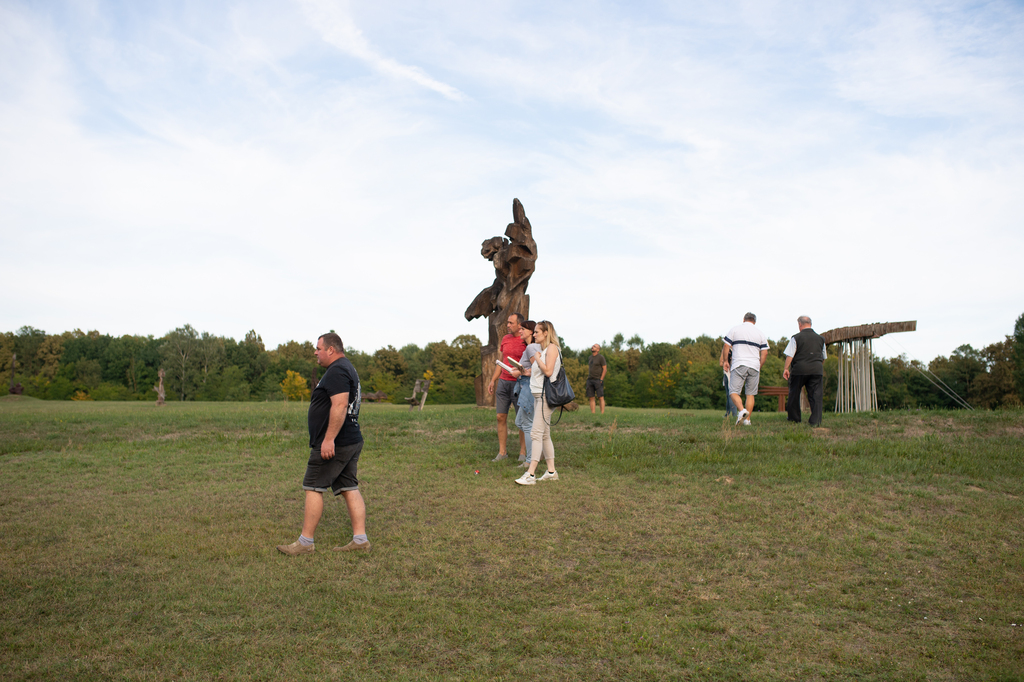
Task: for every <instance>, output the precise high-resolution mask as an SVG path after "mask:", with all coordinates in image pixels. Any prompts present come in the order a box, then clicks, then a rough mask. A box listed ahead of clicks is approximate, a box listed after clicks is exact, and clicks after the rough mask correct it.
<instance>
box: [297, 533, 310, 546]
mask: <svg viewBox="0 0 1024 682" xmlns="http://www.w3.org/2000/svg"><path fill="white" fill-rule="evenodd" d="M299 544H300V545H302V546H303V547H308V546H309V545H312V544H313V538H307V537H306V536H305V535H299Z"/></svg>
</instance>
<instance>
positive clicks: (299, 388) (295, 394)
mask: <svg viewBox="0 0 1024 682" xmlns="http://www.w3.org/2000/svg"><path fill="white" fill-rule="evenodd" d="M281 391H282V392H283V393H284V396H285V398H286V399H287V400H300V401H305V400H309V395H310V391H309V384H308V383H307V382H306V380H305V379H303V378H302V375H301V374H299V373H298V372H293V371H292V370H290V369H289V370H288V371H287V376H285V378H284V379H283V380H282V381H281Z"/></svg>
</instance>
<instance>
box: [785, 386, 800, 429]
mask: <svg viewBox="0 0 1024 682" xmlns="http://www.w3.org/2000/svg"><path fill="white" fill-rule="evenodd" d="M803 385H804V375H802V374H791V375H789V397H788V398H786V419H788V420H789V421H791V422H796V423H797V424H799V423H800V420H801V419H803V413H802V412H801V411H800V389H801V388H803Z"/></svg>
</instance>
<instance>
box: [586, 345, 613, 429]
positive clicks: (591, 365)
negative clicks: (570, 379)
mask: <svg viewBox="0 0 1024 682" xmlns="http://www.w3.org/2000/svg"><path fill="white" fill-rule="evenodd" d="M607 373H608V363H607V362H606V361H605V359H604V356H603V355H601V346H600V345H598V344H596V343H595V344H594V345H593V346H591V347H590V358H589V359H588V360H587V399H588V400H589V401H590V414H594V408H595V405H594V398H599V399H600V400H601V414H604V375H605V374H607Z"/></svg>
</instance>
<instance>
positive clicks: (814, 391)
mask: <svg viewBox="0 0 1024 682" xmlns="http://www.w3.org/2000/svg"><path fill="white" fill-rule="evenodd" d="M824 379H825V378H824V377H823V376H821V375H820V374H814V375H811V376H809V377H807V401H808V402H809V403H811V419H810V424H811V426H821V417H822V414H821V413H822V411H823V407H824V406H823V405H822V403H823V402H824V396H823V395H822V394H823V393H824V389H825V386H824V384H825V381H824Z"/></svg>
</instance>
